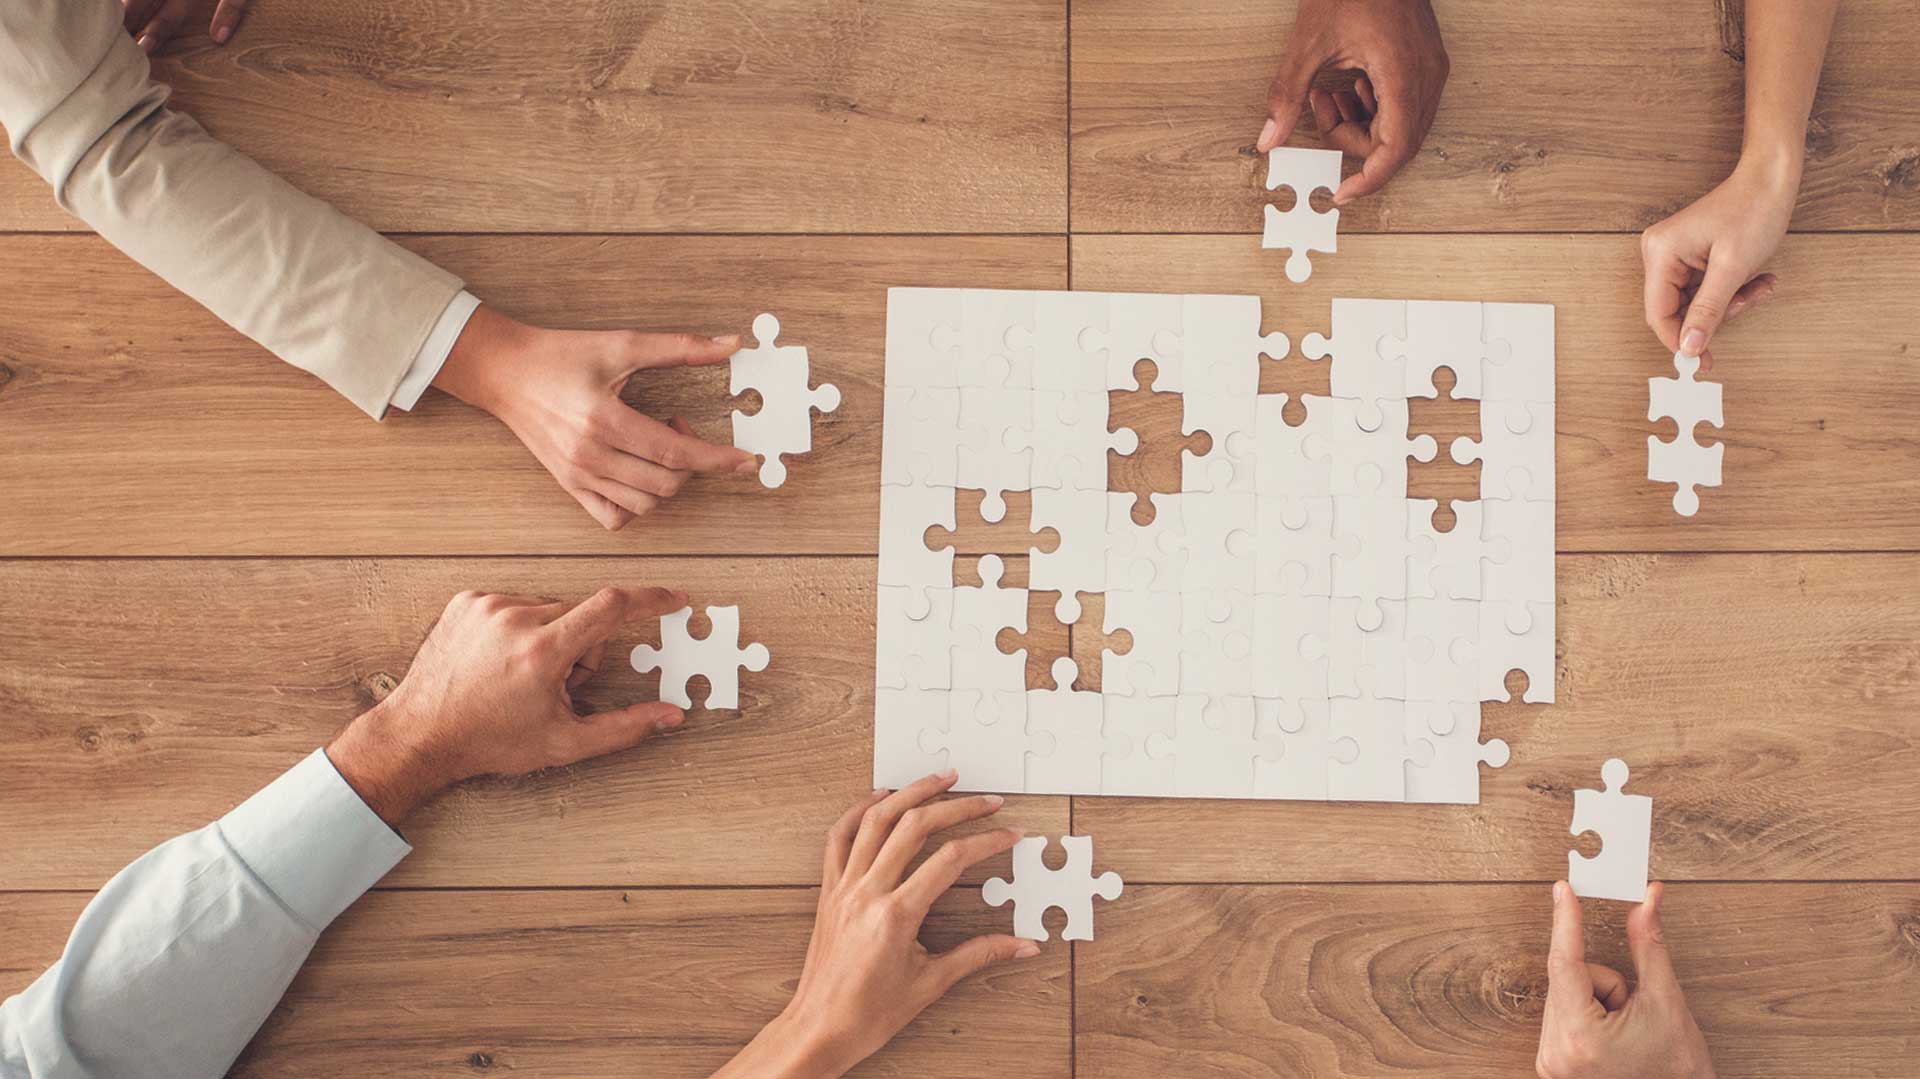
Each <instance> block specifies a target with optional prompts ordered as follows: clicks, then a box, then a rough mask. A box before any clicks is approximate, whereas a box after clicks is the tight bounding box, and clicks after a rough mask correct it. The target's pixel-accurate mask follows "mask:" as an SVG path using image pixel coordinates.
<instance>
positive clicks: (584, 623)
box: [547, 588, 687, 656]
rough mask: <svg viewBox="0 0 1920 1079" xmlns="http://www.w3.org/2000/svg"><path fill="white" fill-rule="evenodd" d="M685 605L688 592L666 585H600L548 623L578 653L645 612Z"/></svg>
mask: <svg viewBox="0 0 1920 1079" xmlns="http://www.w3.org/2000/svg"><path fill="white" fill-rule="evenodd" d="M686 605H687V594H686V593H685V592H676V591H674V590H672V589H668V588H602V589H601V590H600V591H598V592H595V593H594V594H593V595H591V596H589V597H587V598H586V599H585V600H584V601H582V602H581V603H580V605H579V606H577V607H575V608H574V609H573V610H571V611H568V612H567V613H566V614H563V615H561V616H560V617H559V618H556V619H554V620H553V622H552V623H551V624H549V625H548V626H547V632H549V633H552V634H553V635H554V636H555V637H556V638H558V639H559V641H560V643H561V645H562V646H563V647H564V648H565V649H566V651H567V652H568V653H569V655H572V656H578V655H581V654H583V653H585V652H586V651H587V649H589V648H592V647H593V646H594V645H596V644H599V643H600V642H602V641H605V640H606V639H607V638H608V637H611V636H612V635H613V631H614V630H616V629H619V628H620V627H621V626H623V625H625V624H626V623H628V622H632V621H634V620H635V619H639V618H644V617H646V616H647V615H662V614H666V613H668V612H670V611H677V610H679V609H680V608H682V607H685V606H686Z"/></svg>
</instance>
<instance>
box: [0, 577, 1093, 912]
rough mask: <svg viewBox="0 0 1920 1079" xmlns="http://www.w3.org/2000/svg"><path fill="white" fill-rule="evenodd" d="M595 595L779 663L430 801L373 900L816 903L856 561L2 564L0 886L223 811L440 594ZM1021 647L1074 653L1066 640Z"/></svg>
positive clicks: (1040, 818)
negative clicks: (628, 738) (709, 893)
mask: <svg viewBox="0 0 1920 1079" xmlns="http://www.w3.org/2000/svg"><path fill="white" fill-rule="evenodd" d="M1014 569H1015V572H1014V573H1012V574H1010V576H1014V577H1015V579H1018V580H1024V579H1025V577H1024V574H1025V566H1024V564H1017V565H1016V566H1015V567H1014ZM609 583H671V584H673V585H675V586H678V587H681V588H684V589H686V590H687V591H688V592H689V594H690V596H691V597H692V599H693V602H694V604H695V605H696V607H704V606H705V605H707V604H737V605H738V606H739V607H740V608H741V632H742V635H743V637H744V639H746V640H749V641H752V640H757V641H760V642H762V643H764V644H765V645H766V646H767V648H768V650H769V651H770V652H771V653H772V656H773V659H772V663H771V665H770V666H769V667H768V668H767V669H766V670H765V671H763V672H759V673H751V672H749V673H746V674H744V675H743V677H742V685H741V704H742V708H741V710H740V711H739V712H738V713H732V712H706V711H704V710H700V711H696V712H695V714H694V715H693V716H692V717H691V718H690V719H689V721H688V725H687V728H686V729H685V730H683V731H681V732H676V733H674V734H672V735H668V736H666V737H662V738H660V739H658V740H657V741H654V742H650V743H649V744H647V745H645V746H642V747H640V748H639V749H636V750H632V751H629V752H626V753H620V754H616V755H614V756H611V757H606V758H602V759H600V760H597V761H591V762H588V763H585V764H581V765H577V766H575V767H572V768H567V769H560V770H556V771H551V772H547V773H543V774H540V775H537V776H533V777H530V778H527V779H523V780H495V781H481V782H476V783H471V784H468V785H466V786H464V787H461V788H459V789H457V790H455V791H452V792H450V793H448V794H446V795H443V796H442V797H441V798H440V799H439V800H437V801H436V802H434V803H433V804H432V805H431V806H429V807H428V808H427V809H426V810H424V811H423V812H421V813H420V814H419V815H418V816H417V817H416V818H415V819H413V820H411V821H409V822H408V823H407V826H406V834H407V836H408V838H409V839H410V840H412V842H413V843H414V845H415V847H416V848H417V849H416V851H415V853H414V854H413V855H412V856H411V857H410V858H408V859H407V860H406V861H405V862H404V863H402V864H401V866H400V868H399V869H398V870H397V871H396V872H395V873H394V874H393V876H392V877H391V878H390V881H391V882H392V883H396V884H432V885H563V884H564V885H586V884H604V885H661V884H701V885H715V884H811V883H815V882H816V881H817V879H818V873H819V850H820V845H821V842H822V840H823V837H824V836H825V833H826V828H827V826H828V825H829V824H830V823H832V821H833V820H834V819H835V818H837V817H838V816H839V813H840V811H841V810H842V809H844V808H845V807H846V806H847V805H849V804H851V803H852V802H853V801H854V800H855V799H857V798H859V797H860V796H861V795H863V794H865V793H866V792H867V791H869V790H871V789H872V775H873V772H872V769H873V764H872V761H873V740H872V730H873V630H872V627H873V612H874V563H873V561H872V560H871V559H781V560H779V561H777V562H771V561H767V560H753V561H742V560H733V559H655V560H650V561H636V560H632V559H621V560H614V559H561V560H542V559H504V560H493V561H476V560H466V559H406V560H395V561H348V560H320V561H298V560H276V561H264V562H253V561H244V560H226V559H219V560H201V559H187V560H166V561H132V562H116V561H82V562H56V561H6V562H0V656H4V657H6V658H5V662H4V663H0V714H4V715H6V716H7V717H8V721H7V722H6V723H4V724H0V820H5V821H6V822H7V824H6V832H7V842H6V843H5V844H4V845H0V846H3V847H4V849H3V850H0V878H3V879H5V880H6V881H7V882H8V884H7V886H8V887H11V888H89V889H91V888H96V887H98V886H99V885H100V884H101V882H103V881H104V880H106V878H107V877H108V876H109V875H111V874H112V873H114V872H116V871H117V870H118V869H119V868H120V867H121V866H123V865H125V864H126V863H127V862H129V861H131V860H132V859H133V858H134V857H135V856H137V855H138V854H140V853H141V852H142V851H144V850H146V849H147V848H149V847H151V846H153V845H154V844H156V843H158V842H161V841H162V840H164V839H166V838H168V837H169V836H172V835H175V834H178V833H180V832H184V831H187V830H190V829H193V828H197V827H199V826H201V825H202V824H204V823H206V822H207V821H209V820H211V819H213V818H214V817H216V816H218V815H219V814H221V813H223V812H225V811H226V810H227V809H228V808H230V807H231V806H233V805H234V804H236V803H237V802H239V801H240V800H241V799H243V798H245V797H246V796H247V795H249V794H251V793H253V792H254V791H255V790H257V789H259V788H260V787H261V786H264V785H265V784H266V783H267V781H268V780H270V779H272V778H273V777H274V776H275V775H277V774H278V773H279V772H280V771H281V770H283V769H285V768H287V767H289V766H291V765H292V764H293V763H294V762H295V761H297V760H299V759H300V757H301V756H303V755H304V754H306V753H308V752H311V751H312V749H313V748H314V747H315V746H318V745H321V744H323V743H325V742H326V741H327V740H328V739H329V738H331V737H332V735H333V734H334V733H335V732H336V731H337V730H339V729H340V727H342V726H343V725H345V724H346V723H347V722H348V721H349V720H350V719H351V718H352V717H353V716H355V715H357V714H358V713H360V712H361V711H364V710H365V709H366V708H368V707H369V706H371V705H372V704H373V703H374V702H375V701H376V700H377V699H379V698H380V697H382V696H384V695H385V694H386V693H387V692H389V691H390V690H391V688H392V686H393V685H394V684H395V683H397V681H398V680H399V678H400V677H401V676H403V675H404V674H405V673H406V669H407V666H408V664H409V662H410V661H411V659H412V657H413V653H414V650H415V648H416V647H417V646H418V644H419V642H420V640H421V638H422V637H424V636H425V633H426V631H427V629H428V627H429V626H430V625H431V624H432V623H433V621H434V619H435V618H436V617H437V616H438V615H439V613H440V611H441V609H442V607H444V606H445V604H446V601H447V599H448V598H449V597H451V596H452V595H453V594H454V593H455V592H458V591H460V590H462V589H465V588H478V589H482V590H486V591H502V592H514V593H519V594H529V595H546V596H553V597H556V598H567V599H579V598H583V597H585V596H586V595H588V594H590V593H591V592H593V591H594V590H595V589H597V588H599V587H601V586H602V585H605V584H609ZM1049 627H1051V630H1050V629H1049ZM696 628H698V627H696ZM1030 636H1031V637H1033V638H1035V639H1036V641H1038V642H1041V643H1042V644H1044V648H1042V649H1041V651H1043V652H1045V653H1046V654H1063V653H1064V652H1065V651H1066V647H1067V644H1066V631H1065V630H1064V628H1061V627H1059V625H1058V623H1052V622H1050V621H1043V620H1038V619H1036V621H1035V624H1034V625H1033V626H1032V629H1031V631H1030ZM658 639H659V636H658V628H657V627H656V626H635V627H633V628H632V629H630V630H628V631H626V632H623V633H621V634H620V635H618V636H617V637H616V638H615V640H614V643H613V647H612V648H611V649H610V655H611V656H612V657H616V658H615V659H614V660H613V661H611V662H610V663H609V664H608V665H607V669H606V670H604V671H603V672H602V674H601V675H600V677H598V678H597V679H595V680H594V682H592V683H590V684H589V686H588V688H587V690H586V691H585V692H584V693H583V694H582V695H581V698H580V699H581V702H582V706H583V707H586V708H589V709H597V708H606V707H611V706H613V705H615V704H617V703H622V702H626V701H631V700H639V699H652V697H653V696H654V695H655V693H656V691H657V690H656V687H657V684H658V675H655V674H649V675H640V674H636V673H635V672H634V671H633V670H632V669H631V667H630V666H629V665H628V664H627V663H625V662H622V661H620V659H619V658H618V657H624V656H625V655H626V654H627V652H628V650H629V649H630V648H631V647H632V646H633V645H634V644H637V643H639V642H641V641H643V640H646V641H656V642H657V641H658ZM1031 665H1032V666H1035V667H1036V668H1037V669H1035V670H1034V671H1032V672H1031V673H1030V677H1034V678H1039V677H1043V676H1044V673H1045V664H1044V660H1043V659H1042V658H1041V657H1040V656H1034V657H1033V662H1032V664H1031ZM694 699H695V700H703V699H704V691H703V690H700V689H696V690H694ZM1067 812H1068V808H1067V800H1066V799H1065V798H1050V799H1041V798H1031V799H1026V798H1023V799H1016V800H1015V802H1014V803H1013V804H1012V805H1010V806H1009V807H1008V808H1007V809H1006V810H1004V811H1003V816H1004V817H1005V819H1007V820H1008V821H1010V822H1012V823H1015V824H1020V825H1023V826H1026V827H1029V828H1032V829H1033V830H1035V831H1036V832H1039V831H1046V832H1048V833H1049V834H1054V835H1058V834H1060V833H1062V832H1063V831H1064V830H1065V829H1066V824H1067ZM998 863H999V864H998V865H992V864H989V865H988V866H987V867H986V869H985V870H984V872H983V873H982V874H979V875H991V874H992V873H995V872H1000V873H1004V872H1006V871H1007V869H1008V868H1009V866H1010V863H1009V861H1008V859H1007V858H1006V857H1005V856H1002V857H1001V858H1000V859H998Z"/></svg>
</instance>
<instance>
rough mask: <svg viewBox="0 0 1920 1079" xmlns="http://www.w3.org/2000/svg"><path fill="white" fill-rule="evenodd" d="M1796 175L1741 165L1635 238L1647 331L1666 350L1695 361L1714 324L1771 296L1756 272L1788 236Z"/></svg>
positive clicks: (1708, 366) (1708, 359)
mask: <svg viewBox="0 0 1920 1079" xmlns="http://www.w3.org/2000/svg"><path fill="white" fill-rule="evenodd" d="M1799 188H1800V177H1799V175H1798V173H1797V171H1795V170H1793V169H1790V168H1783V167H1768V166H1766V165H1757V164H1753V163H1751V162H1749V161H1745V160H1743V161H1742V162H1741V164H1740V165H1739V166H1737V167H1736V168H1735V169H1734V170H1733V175H1731V176H1729V177H1727V178H1726V179H1725V180H1724V181H1722V182H1721V184H1720V186H1718V187H1716V188H1714V189H1713V190H1712V191H1709V192H1707V193H1706V195H1704V196H1702V197H1701V198H1700V200H1699V201H1697V202H1695V203H1694V204H1693V205H1691V206H1688V207H1687V208H1686V209H1684V210H1681V211H1680V212H1679V213H1677V214H1674V215H1673V216H1672V217H1669V218H1667V219H1666V220H1665V221H1661V222H1659V223H1657V224H1655V225H1653V226H1652V227H1650V228H1648V229H1647V231H1645V232H1643V233H1641V234H1640V259H1641V262H1642V263H1644V264H1645V266H1646V273H1647V282H1646V291H1645V297H1644V299H1645V303H1646V317H1647V325H1648V326H1650V327H1652V328H1653V332H1654V334H1655V336H1657V337H1659V338H1660V343H1661V344H1662V345H1664V346H1666V348H1667V349H1668V350H1669V351H1672V352H1682V353H1685V354H1686V355H1689V356H1698V357H1700V366H1701V368H1702V369H1703V370H1708V371H1710V370H1712V369H1713V354H1712V353H1711V352H1710V351H1709V349H1708V346H1709V345H1710V344H1711V342H1712V341H1713V335H1714V332H1715V331H1716V330H1718V329H1719V328H1720V324H1721V323H1723V322H1725V321H1726V320H1728V319H1730V318H1733V317H1734V316H1736V315H1738V314H1740V312H1742V311H1744V310H1746V309H1747V308H1748V307H1750V306H1752V305H1753V304H1756V303H1759V302H1761V301H1763V300H1766V299H1768V298H1770V297H1771V296H1772V295H1773V288H1774V281H1775V278H1774V276H1773V275H1772V274H1770V273H1761V272H1760V268H1761V267H1762V266H1764V265H1766V262H1767V260H1768V259H1769V258H1772V257H1773V252H1774V249H1775V248H1778V247H1779V246H1780V241H1781V239H1782V238H1784V237H1785V236H1786V234H1787V223H1788V221H1789V220H1791V218H1792V217H1793V202H1794V198H1795V196H1796V194H1797V192H1798V191H1799Z"/></svg>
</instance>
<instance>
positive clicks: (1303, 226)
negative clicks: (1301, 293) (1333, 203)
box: [1260, 146, 1340, 284]
mask: <svg viewBox="0 0 1920 1079" xmlns="http://www.w3.org/2000/svg"><path fill="white" fill-rule="evenodd" d="M1283 184H1284V185H1285V186H1287V187H1291V188H1293V195H1294V198H1293V206H1292V208H1290V209H1288V210H1287V211H1286V212H1285V213H1281V212H1280V209H1279V208H1278V207H1276V206H1274V205H1273V204H1272V203H1268V204H1267V205H1266V206H1264V207H1262V210H1263V211H1264V212H1265V228H1264V229H1263V230H1262V232H1261V235H1260V246H1261V247H1268V248H1289V249H1291V251H1292V253H1291V254H1289V255H1288V256H1287V280H1289V281H1292V282H1293V283H1294V284H1299V283H1300V282H1302V281H1305V280H1306V279H1307V277H1308V276H1309V275H1311V274H1312V273H1313V260H1312V259H1310V258H1308V257H1307V252H1309V251H1325V252H1328V253H1332V252H1333V251H1334V250H1335V249H1336V246H1337V238H1336V235H1335V230H1336V228H1337V227H1338V225H1339V224H1340V211H1339V210H1337V209H1335V210H1328V211H1327V212H1326V213H1321V212H1320V211H1318V210H1315V209H1314V208H1313V207H1312V206H1311V205H1309V203H1308V200H1309V198H1310V197H1311V196H1312V195H1313V193H1314V192H1315V191H1318V190H1321V189H1325V190H1326V191H1327V192H1328V193H1329V194H1331V193H1332V192H1333V191H1334V190H1336V189H1337V188H1339V186H1340V151H1338V150H1305V149H1300V148H1298V147H1293V146H1276V147H1274V148H1273V149H1271V150H1268V151H1267V190H1268V191H1272V190H1274V189H1275V188H1278V187H1280V186H1281V185H1283Z"/></svg>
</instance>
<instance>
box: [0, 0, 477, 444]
mask: <svg viewBox="0 0 1920 1079" xmlns="http://www.w3.org/2000/svg"><path fill="white" fill-rule="evenodd" d="M0 39H4V41H0V60H3V61H4V63H0V123H3V124H4V125H5V126H6V128H7V132H8V136H9V139H10V141H11V143H12V147H13V151H14V153H15V154H16V156H18V157H19V158H20V159H21V160H22V161H23V162H25V163H26V164H27V165H28V166H29V167H31V168H32V169H34V171H36V172H38V173H39V174H40V175H41V176H42V177H43V178H44V179H46V181H47V182H48V183H49V184H50V185H51V186H52V187H53V192H54V197H55V199H56V200H58V201H59V203H60V205H61V206H62V207H64V208H65V209H67V210H68V211H69V212H71V213H73V214H74V215H75V216H77V217H79V218H80V219H81V220H82V221H84V222H86V223H87V224H88V225H90V226H92V227H93V228H94V229H95V230H96V231H97V232H99V233H100V235H101V236H102V237H104V238H105V239H106V240H107V241H108V242H110V243H112V244H113V245H114V246H116V247H118V248H120V249H121V250H122V251H124V252H126V253H127V254H128V255H130V256H131V257H133V258H134V260H135V261H138V262H139V263H141V264H142V265H143V266H146V267H147V268H148V269H150V270H152V271H153V272H154V273H156V274H158V275H159V276H160V277H162V278H164V279H165V280H166V281H167V282H168V283H169V284H171V285H173V286H174V287H175V288H178V289H180V290H181V291H182V292H184V293H186V294H187V295H188V296H190V297H192V298H193V299H194V300H196V301H198V302H199V303H201V304H202V305H204V306H205V307H207V308H208V309H209V310H211V311H212V312H213V313H214V314H215V315H218V316H219V317H220V318H221V319H223V320H224V321H226V322H227V323H228V324H230V325H232V326H233V327H234V328H235V329H237V330H239V331H240V332H241V333H244V334H246V335H247V336H248V337H251V338H252V339H254V340H255V341H258V342H259V343H260V344H261V345H263V346H265V347H266V348H267V349H268V350H270V351H272V352H273V353H274V354H275V355H277V356H279V357H280V358H281V359H284V360H286V361H287V362H288V363H291V364H293V365H294V366H296V367H299V368H301V369H303V370H306V371H309V372H312V373H313V374H315V375H318V376H319V377H320V378H322V379H323V380H325V381H326V382H328V383H329V384H330V385H332V386H333V387H334V388H335V389H337V390H339V391H340V392H341V393H342V394H343V395H345V396H346V397H347V398H348V399H349V400H351V401H353V402H354V404H356V405H359V406H360V407H361V408H362V409H364V410H365V411H367V412H368V413H370V414H372V415H375V416H378V415H380V414H381V413H382V412H383V411H384V410H385V408H386V406H387V403H388V401H389V400H390V399H391V396H392V394H393V392H394V390H395V388H396V387H397V386H398V385H399V384H400V381H401V379H402V378H403V377H404V376H405V375H406V373H407V371H408V369H409V367H410V366H411V365H412V363H413V360H414V357H415V356H416V354H418V352H419V350H420V346H421V344H422V342H423V341H425V339H426V338H427V335H428V334H429V332H430V331H431V330H432V329H433V327H434V325H435V323H436V322H437V320H438V319H439V318H440V316H441V314H442V312H444V311H446V309H447V306H448V303H449V302H450V301H451V300H452V299H453V297H454V295H455V294H456V293H457V292H458V291H459V288H460V282H459V280H458V279H457V278H455V277H454V276H453V275H451V274H449V273H447V272H445V271H443V270H440V269H438V268H437V267H435V266H433V265H432V264H430V263H428V262H426V261H425V260H424V259H421V258H420V257H419V256H417V255H414V254H413V253H412V252H409V251H407V250H405V249H403V248H401V247H399V246H397V245H395V244H393V243H392V242H390V241H388V240H386V239H384V238H383V237H381V236H380V235H379V234H377V233H375V232H374V231H373V230H371V229H369V228H367V227H366V226H364V225H361V224H359V223H358V222H355V221H353V220H351V219H349V218H347V217H346V216H344V215H343V214H341V213H339V212H338V211H337V210H334V209H333V208H332V207H330V206H328V205H326V204H325V203H323V202H320V201H319V200H317V199H314V198H312V197H311V196H308V195H306V194H303V193H302V192H300V191H298V190H296V189H295V188H294V187H293V186H292V185H290V184H288V183H286V182H285V181H284V180H281V179H280V178H279V177H277V176H274V175H273V174H272V173H270V172H268V171H267V170H265V169H263V168H261V167H260V165H258V164H257V163H256V162H254V161H252V160H251V159H249V158H247V157H246V156H244V155H242V154H240V153H239V152H237V151H235V150H234V149H232V148H231V147H229V146H226V145H225V144H223V143H221V142H219V141H218V140H216V139H214V138H213V137H211V136H210V135H208V134H207V133H206V132H205V131H204V130H202V129H201V128H200V126H199V124H197V123H195V122H194V121H193V120H192V119H191V118H189V117H187V116H184V115H181V114H179V113H175V112H172V111H170V110H168V109H167V108H166V107H165V104H164V103H165V101H166V97H167V90H166V88H165V87H164V86H161V85H159V84H158V83H155V82H153V81H152V80H151V79H150V78H149V75H148V67H147V60H146V57H145V56H144V55H143V54H142V53H141V52H140V50H139V48H138V47H137V46H135V45H134V44H133V42H132V41H131V40H129V39H128V38H127V35H126V34H125V33H124V32H123V31H122V30H121V28H120V6H119V5H118V4H116V3H113V0H10V2H9V3H7V4H4V5H0Z"/></svg>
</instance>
